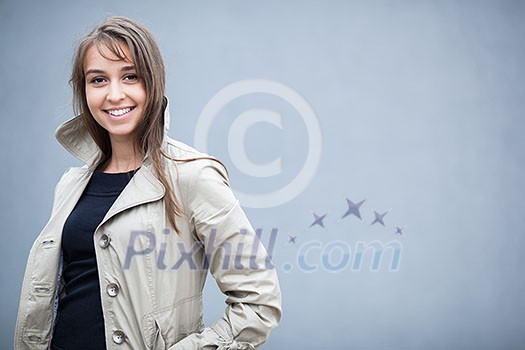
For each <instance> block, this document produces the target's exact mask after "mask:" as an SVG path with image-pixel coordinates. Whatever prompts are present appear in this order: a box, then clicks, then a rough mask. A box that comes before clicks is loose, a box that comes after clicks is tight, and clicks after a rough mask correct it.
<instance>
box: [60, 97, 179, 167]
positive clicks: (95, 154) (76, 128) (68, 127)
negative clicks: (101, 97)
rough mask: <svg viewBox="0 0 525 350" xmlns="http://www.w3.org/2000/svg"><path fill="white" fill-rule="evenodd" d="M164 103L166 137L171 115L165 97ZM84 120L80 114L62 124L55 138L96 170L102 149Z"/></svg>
mask: <svg viewBox="0 0 525 350" xmlns="http://www.w3.org/2000/svg"><path fill="white" fill-rule="evenodd" d="M164 101H165V104H166V107H165V108H164V136H165V137H166V136H167V134H168V129H169V125H170V115H169V103H168V99H167V98H166V97H164ZM82 118H83V115H82V114H79V115H77V116H76V117H73V118H71V119H69V120H68V121H66V122H64V123H63V124H61V125H60V126H59V127H58V128H57V129H56V131H55V137H56V139H57V140H58V142H60V144H61V145H62V146H63V147H64V148H65V149H66V150H67V151H68V152H69V153H71V154H72V155H73V156H74V157H76V158H77V159H79V160H81V161H82V162H83V163H85V164H86V165H87V166H88V168H89V169H91V170H94V167H95V166H96V162H97V160H98V159H99V157H100V149H99V148H98V146H97V144H96V143H95V140H93V138H92V137H91V135H90V134H89V131H88V130H87V128H86V126H85V124H84V121H83V120H82Z"/></svg>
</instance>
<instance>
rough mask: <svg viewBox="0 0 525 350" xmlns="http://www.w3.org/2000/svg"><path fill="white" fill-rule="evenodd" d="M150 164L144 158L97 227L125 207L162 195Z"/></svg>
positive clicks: (149, 200)
mask: <svg viewBox="0 0 525 350" xmlns="http://www.w3.org/2000/svg"><path fill="white" fill-rule="evenodd" d="M150 166H151V164H150V161H149V159H148V158H146V159H145V160H144V163H143V164H142V166H141V167H140V169H139V170H138V171H137V172H136V173H135V175H133V177H132V178H131V180H130V182H129V183H128V185H127V186H126V187H125V188H124V190H123V191H122V193H121V194H120V196H119V197H118V198H117V199H116V200H115V202H114V203H113V205H112V206H111V208H109V210H108V212H107V213H106V216H105V217H104V219H103V220H102V222H101V223H100V225H99V227H100V226H101V225H102V224H104V223H105V222H106V221H108V220H109V219H111V218H112V217H113V216H115V215H116V214H118V213H120V212H122V211H124V210H126V209H129V208H133V207H135V206H138V205H141V204H144V203H149V202H154V201H157V200H159V199H161V198H163V197H164V193H165V189H164V186H163V185H162V183H161V182H160V181H159V180H158V179H157V178H156V177H155V175H154V174H153V173H152V171H151V169H150Z"/></svg>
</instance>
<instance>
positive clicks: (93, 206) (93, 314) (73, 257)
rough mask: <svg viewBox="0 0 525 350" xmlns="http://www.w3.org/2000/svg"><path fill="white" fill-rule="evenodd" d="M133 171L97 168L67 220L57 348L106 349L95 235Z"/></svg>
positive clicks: (56, 335)
mask: <svg viewBox="0 0 525 350" xmlns="http://www.w3.org/2000/svg"><path fill="white" fill-rule="evenodd" d="M133 173H134V171H131V172H129V173H116V174H110V173H104V172H101V171H95V172H94V173H93V175H92V176H91V179H90V180H89V183H88V185H87V186H86V189H85V190H84V193H83V194H82V196H81V197H80V199H79V200H78V203H77V204H76V206H75V208H74V209H73V211H72V212H71V214H70V215H69V217H68V218H67V220H66V222H65V223H64V228H63V231H62V251H63V255H64V268H63V272H62V277H63V279H64V282H65V286H64V288H65V290H64V291H65V292H64V294H63V297H62V298H61V299H60V301H59V306H58V316H57V321H56V324H55V329H54V332H53V338H52V349H54V350H55V349H56V350H69V349H75V350H82V349H86V350H88V349H89V350H98V349H106V341H105V336H104V318H103V316H102V304H101V301H100V285H99V279H98V269H97V260H96V256H95V247H94V241H93V234H94V233H95V230H96V229H97V227H98V225H99V224H100V223H101V222H102V219H104V216H105V215H106V213H107V211H108V210H109V208H110V207H111V205H112V204H113V202H114V201H115V200H116V199H117V197H118V196H119V195H120V193H121V192H122V190H123V189H124V187H126V185H127V183H128V182H129V180H130V179H131V177H132V176H133Z"/></svg>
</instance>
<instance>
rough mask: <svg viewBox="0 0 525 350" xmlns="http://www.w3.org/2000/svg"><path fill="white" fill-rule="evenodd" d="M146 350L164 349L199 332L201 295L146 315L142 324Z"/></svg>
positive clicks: (200, 326)
mask: <svg viewBox="0 0 525 350" xmlns="http://www.w3.org/2000/svg"><path fill="white" fill-rule="evenodd" d="M142 328H143V334H144V342H145V344H146V346H147V347H148V349H153V350H160V349H166V348H169V347H170V346H172V345H173V344H175V343H176V342H178V341H179V340H181V339H182V338H185V337H186V336H188V335H189V334H192V333H195V332H201V331H202V330H203V329H204V324H203V322H202V295H201V293H198V294H196V295H193V296H191V297H188V298H184V299H181V300H179V301H178V302H176V303H175V304H174V305H171V306H167V307H163V308H160V309H157V310H154V311H152V312H150V313H148V314H146V315H145V316H144V318H143V322H142Z"/></svg>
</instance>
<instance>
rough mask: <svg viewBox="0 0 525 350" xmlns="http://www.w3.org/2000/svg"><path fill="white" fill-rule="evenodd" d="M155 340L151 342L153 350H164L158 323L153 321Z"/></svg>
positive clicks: (164, 346) (164, 345)
mask: <svg viewBox="0 0 525 350" xmlns="http://www.w3.org/2000/svg"><path fill="white" fill-rule="evenodd" d="M155 327H156V331H155V338H154V340H153V347H152V349H153V350H166V342H165V341H164V338H163V337H162V331H161V329H160V326H159V323H158V322H157V321H155Z"/></svg>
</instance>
